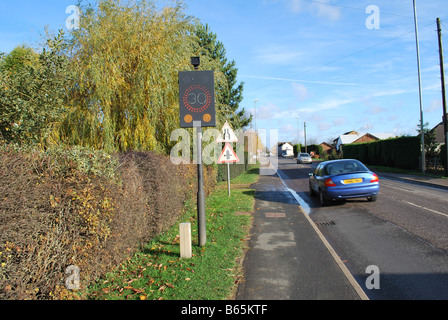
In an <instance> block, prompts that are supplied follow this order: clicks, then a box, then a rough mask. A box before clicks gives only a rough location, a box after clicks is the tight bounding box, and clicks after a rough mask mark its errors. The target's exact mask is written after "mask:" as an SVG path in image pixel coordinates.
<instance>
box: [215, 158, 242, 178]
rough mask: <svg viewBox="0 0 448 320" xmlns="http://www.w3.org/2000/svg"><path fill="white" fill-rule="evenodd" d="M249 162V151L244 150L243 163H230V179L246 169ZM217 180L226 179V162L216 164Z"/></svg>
mask: <svg viewBox="0 0 448 320" xmlns="http://www.w3.org/2000/svg"><path fill="white" fill-rule="evenodd" d="M248 162H249V153H248V152H247V151H245V152H244V163H241V164H238V163H232V164H230V170H229V171H230V180H232V179H234V178H236V177H238V176H239V175H240V174H242V173H244V172H245V171H247V168H248V167H247V166H248ZM216 180H217V181H227V164H218V165H217V179H216Z"/></svg>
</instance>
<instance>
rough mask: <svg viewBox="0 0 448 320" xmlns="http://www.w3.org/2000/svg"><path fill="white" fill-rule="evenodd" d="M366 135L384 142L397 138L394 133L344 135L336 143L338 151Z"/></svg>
mask: <svg viewBox="0 0 448 320" xmlns="http://www.w3.org/2000/svg"><path fill="white" fill-rule="evenodd" d="M365 135H370V136H372V137H374V138H377V139H378V140H384V139H389V138H393V137H396V135H395V134H393V133H353V132H351V133H349V134H343V135H340V136H339V138H338V139H337V143H336V149H339V147H340V146H341V145H344V144H350V143H353V142H355V141H356V140H358V139H360V138H362V137H363V136H365Z"/></svg>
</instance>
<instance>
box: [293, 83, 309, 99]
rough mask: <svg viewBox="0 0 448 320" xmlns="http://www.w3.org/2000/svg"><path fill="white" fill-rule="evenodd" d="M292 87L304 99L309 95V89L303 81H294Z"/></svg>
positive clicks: (295, 93)
mask: <svg viewBox="0 0 448 320" xmlns="http://www.w3.org/2000/svg"><path fill="white" fill-rule="evenodd" d="M292 89H293V90H294V95H295V96H296V97H297V98H298V99H299V100H300V101H303V100H305V99H306V98H307V97H308V89H307V88H306V87H305V86H304V85H303V84H301V83H297V82H293V84H292Z"/></svg>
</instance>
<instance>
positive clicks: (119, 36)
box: [61, 0, 192, 152]
mask: <svg viewBox="0 0 448 320" xmlns="http://www.w3.org/2000/svg"><path fill="white" fill-rule="evenodd" d="M81 13H82V14H81V19H80V28H79V29H78V30H74V31H73V32H72V35H71V37H72V38H71V57H72V59H73V61H72V66H73V68H74V72H75V81H74V83H73V86H72V88H71V90H70V101H71V112H70V113H69V115H68V116H67V118H66V119H65V122H64V125H63V126H62V129H61V139H62V140H64V141H66V142H69V143H71V144H78V145H88V146H92V147H95V148H99V149H104V150H106V151H124V150H129V149H132V150H156V151H161V152H166V151H167V149H168V147H169V144H170V142H169V138H170V133H171V132H172V130H174V129H175V128H177V127H178V126H179V124H178V123H179V120H178V112H179V106H178V102H179V99H178V71H180V70H187V69H189V68H191V66H190V57H191V54H192V45H191V41H192V37H191V36H190V33H191V32H190V29H191V26H192V24H191V21H190V19H189V18H188V17H186V16H185V15H184V13H183V7H182V4H181V3H180V2H176V3H175V5H174V6H171V7H165V8H162V9H159V8H158V7H157V3H156V2H154V1H149V0H141V1H121V0H99V1H98V3H97V4H96V5H91V4H88V5H86V6H81Z"/></svg>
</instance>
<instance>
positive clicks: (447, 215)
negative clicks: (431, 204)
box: [401, 200, 448, 218]
mask: <svg viewBox="0 0 448 320" xmlns="http://www.w3.org/2000/svg"><path fill="white" fill-rule="evenodd" d="M401 201H402V202H404V203H407V204H409V205H411V206H414V207H417V208H420V209H424V210H427V211H430V212H433V213H436V214H440V215H441V216H444V217H447V218H448V214H446V213H442V212H440V211H437V210H433V209H429V208H426V207H423V206H420V205H418V204H415V203H412V202H409V201H405V200H401Z"/></svg>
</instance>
